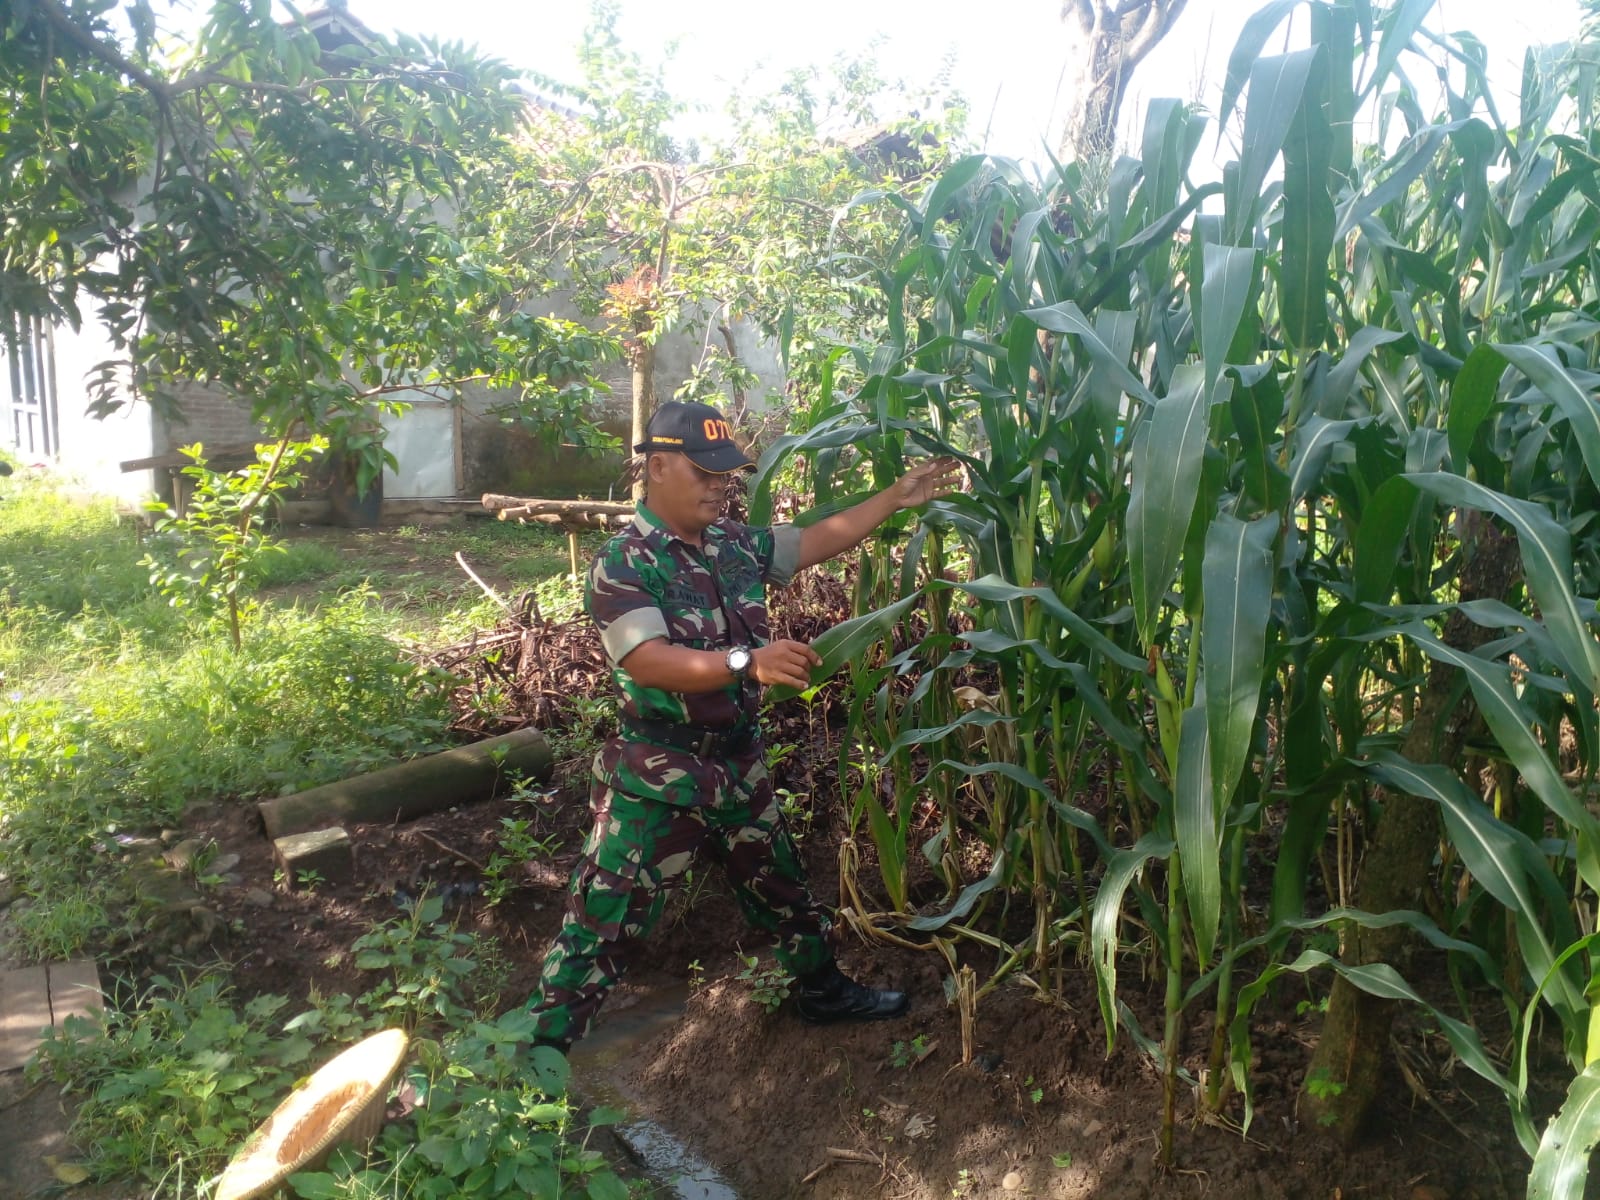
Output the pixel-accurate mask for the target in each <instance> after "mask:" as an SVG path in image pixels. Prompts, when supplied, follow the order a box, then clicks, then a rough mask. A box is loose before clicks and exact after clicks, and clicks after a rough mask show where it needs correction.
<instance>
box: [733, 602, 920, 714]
mask: <svg viewBox="0 0 1600 1200" xmlns="http://www.w3.org/2000/svg"><path fill="white" fill-rule="evenodd" d="M921 599H922V593H921V592H920V591H918V592H913V593H911V595H909V596H904V597H902V598H901V599H899V600H896V601H895V602H894V603H893V604H886V605H884V606H883V607H882V608H879V609H875V610H873V611H872V612H869V613H863V614H861V616H859V617H852V618H851V619H850V620H848V621H845V622H844V623H843V624H840V625H835V626H834V627H833V628H832V629H829V630H827V631H825V632H824V633H822V634H821V635H820V636H819V637H817V639H816V640H815V641H813V642H812V643H811V648H812V649H813V650H815V651H816V652H817V653H818V654H819V655H821V656H822V665H821V666H819V667H814V668H812V671H811V682H812V684H813V685H815V684H818V683H821V682H822V681H823V680H824V679H828V678H830V677H831V676H832V675H833V674H834V673H835V672H836V671H838V670H839V668H840V667H842V666H844V665H845V664H846V663H849V662H855V661H856V660H858V659H860V658H861V657H862V656H863V655H865V654H866V652H867V651H868V650H869V649H870V648H871V647H872V646H874V645H875V644H876V643H878V642H880V641H882V640H883V639H884V638H885V637H886V636H888V634H889V632H890V631H891V630H892V629H893V628H894V627H895V626H896V625H898V624H899V623H900V618H902V617H903V616H905V615H906V613H908V612H910V611H911V609H912V606H913V605H915V604H916V603H917V601H919V600H921ZM799 694H800V689H799V688H794V687H790V686H789V685H788V684H776V685H774V686H773V687H769V688H768V689H767V691H766V695H765V697H764V701H765V703H767V704H775V703H777V702H778V701H779V700H787V699H789V698H790V697H791V696H798V695H799Z"/></svg>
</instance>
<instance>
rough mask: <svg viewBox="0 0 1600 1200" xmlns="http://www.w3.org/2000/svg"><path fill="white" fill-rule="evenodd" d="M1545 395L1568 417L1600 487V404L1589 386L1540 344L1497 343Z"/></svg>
mask: <svg viewBox="0 0 1600 1200" xmlns="http://www.w3.org/2000/svg"><path fill="white" fill-rule="evenodd" d="M1494 348H1495V349H1496V350H1498V351H1499V352H1500V353H1501V354H1503V355H1504V356H1505V357H1506V358H1507V359H1509V360H1510V362H1511V365H1512V366H1514V367H1516V368H1517V370H1519V371H1521V372H1522V373H1523V374H1524V375H1526V376H1527V377H1528V378H1529V379H1531V380H1533V382H1534V385H1535V386H1536V387H1537V388H1538V389H1539V390H1540V391H1541V392H1543V393H1544V394H1545V397H1546V398H1547V399H1549V400H1550V402H1551V403H1552V404H1554V405H1555V406H1556V407H1557V408H1558V409H1560V410H1561V415H1562V416H1564V417H1566V418H1567V424H1568V425H1569V426H1571V428H1572V436H1573V437H1574V438H1575V439H1576V440H1577V443H1578V450H1579V452H1580V453H1581V454H1582V455H1583V465H1584V466H1586V467H1588V468H1589V478H1590V479H1591V480H1592V481H1593V482H1594V484H1595V485H1596V486H1597V487H1600V403H1596V402H1595V399H1594V397H1593V396H1591V395H1590V394H1589V392H1588V390H1587V389H1586V388H1583V387H1580V386H1579V385H1578V382H1577V380H1575V379H1573V378H1572V376H1571V374H1569V373H1568V371H1567V369H1566V367H1564V366H1562V365H1561V363H1560V362H1558V361H1557V360H1556V359H1555V358H1554V357H1553V356H1551V355H1550V354H1549V353H1547V352H1546V350H1545V349H1544V348H1543V347H1539V346H1515V345H1497V346H1495V347H1494Z"/></svg>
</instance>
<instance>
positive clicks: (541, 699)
mask: <svg viewBox="0 0 1600 1200" xmlns="http://www.w3.org/2000/svg"><path fill="white" fill-rule="evenodd" d="M491 594H492V593H491ZM770 600H771V605H770V613H771V621H772V636H773V637H774V638H793V639H794V640H796V641H802V642H809V641H811V640H813V639H814V638H816V637H817V635H819V634H820V633H822V632H823V631H824V630H826V629H830V628H832V627H833V626H835V625H837V624H839V623H840V622H841V621H844V620H846V619H848V618H849V616H850V592H849V588H848V586H847V585H846V584H845V583H843V582H841V581H840V580H838V579H836V578H834V577H833V576H831V575H828V574H826V573H824V572H821V571H810V572H807V573H806V574H805V575H803V576H801V577H800V578H799V579H798V580H797V581H796V582H795V583H794V584H793V585H792V586H791V587H788V588H785V589H783V590H781V591H774V592H772V593H771V596H770ZM530 601H531V597H529V598H525V599H524V600H523V601H522V602H521V603H520V604H519V605H517V606H516V607H513V608H510V609H508V611H507V613H506V615H505V616H503V617H502V618H501V620H500V622H499V623H498V624H497V625H496V626H495V627H494V628H493V629H487V630H481V631H479V632H477V633H474V634H473V635H472V636H471V637H469V638H466V639H464V640H462V641H459V642H455V643H453V644H451V645H448V646H444V647H441V648H439V649H437V650H434V651H433V652H432V653H430V654H429V655H428V660H427V661H428V665H429V666H433V667H438V668H441V669H442V670H445V671H448V672H449V673H450V674H452V675H454V676H456V677H457V678H458V679H459V680H460V681H461V682H460V683H459V684H458V685H457V687H456V689H455V692H454V694H453V696H452V706H453V708H454V719H453V722H452V725H453V727H454V728H455V729H457V730H460V731H462V732H465V733H473V734H480V735H489V734H497V733H506V732H508V731H509V730H512V729H520V728H521V727H523V726H524V725H536V726H538V727H539V728H541V729H557V728H561V727H563V726H565V725H567V724H568V723H569V722H570V721H571V720H573V718H574V716H575V715H576V707H575V705H574V701H576V700H582V699H586V698H596V697H605V696H609V695H610V694H611V674H610V670H609V669H608V667H607V664H606V660H605V654H604V652H603V651H602V650H601V648H600V635H599V634H598V633H596V632H595V628H594V625H593V623H592V622H590V621H589V620H588V618H587V617H582V616H579V617H575V618H572V619H571V620H565V621H552V620H550V619H548V618H546V617H545V616H543V614H541V613H540V612H539V611H538V608H537V607H536V606H535V605H533V604H532V603H531V602H530Z"/></svg>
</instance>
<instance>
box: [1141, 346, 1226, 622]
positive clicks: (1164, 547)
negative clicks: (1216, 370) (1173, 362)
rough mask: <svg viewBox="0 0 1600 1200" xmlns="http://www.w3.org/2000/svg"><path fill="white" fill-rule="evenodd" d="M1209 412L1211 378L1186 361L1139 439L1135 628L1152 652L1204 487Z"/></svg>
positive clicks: (1158, 403)
mask: <svg viewBox="0 0 1600 1200" xmlns="http://www.w3.org/2000/svg"><path fill="white" fill-rule="evenodd" d="M1208 409H1209V406H1208V405H1207V403H1206V393H1205V376H1204V374H1203V372H1202V371H1201V369H1200V368H1199V367H1198V366H1197V365H1195V364H1193V363H1185V364H1184V365H1183V366H1181V367H1179V368H1178V372H1177V374H1176V375H1175V376H1174V377H1173V381H1172V390H1171V391H1170V392H1168V393H1167V395H1165V396H1164V397H1162V398H1161V400H1160V401H1158V402H1157V404H1156V406H1155V409H1154V411H1153V413H1152V415H1151V417H1150V420H1149V422H1148V423H1146V424H1145V426H1144V427H1143V429H1142V430H1141V431H1140V434H1139V436H1138V438H1137V440H1136V441H1135V442H1134V448H1133V484H1132V487H1131V489H1130V496H1129V500H1128V568H1129V571H1130V572H1131V574H1132V582H1133V615H1134V624H1135V625H1136V626H1137V627H1138V630H1139V639H1140V641H1141V642H1142V643H1143V644H1144V646H1145V647H1146V648H1147V649H1148V648H1149V647H1150V645H1151V644H1152V643H1153V642H1154V640H1155V632H1156V624H1157V622H1158V621H1159V619H1160V616H1161V601H1162V597H1164V596H1165V595H1166V591H1167V587H1168V585H1169V584H1171V582H1172V577H1173V576H1174V575H1175V574H1177V571H1178V563H1179V561H1180V560H1181V558H1182V557H1183V542H1184V537H1185V535H1186V534H1187V533H1188V530H1189V518H1190V516H1191V514H1192V513H1193V512H1194V502H1195V496H1196V494H1197V492H1198V491H1199V486H1200V459H1201V455H1202V453H1203V452H1204V450H1205V443H1206V418H1207V414H1208Z"/></svg>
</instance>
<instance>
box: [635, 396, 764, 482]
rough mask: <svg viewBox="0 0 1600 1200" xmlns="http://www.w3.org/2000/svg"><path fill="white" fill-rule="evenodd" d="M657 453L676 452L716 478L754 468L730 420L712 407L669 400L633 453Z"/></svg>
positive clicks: (652, 419) (658, 410)
mask: <svg viewBox="0 0 1600 1200" xmlns="http://www.w3.org/2000/svg"><path fill="white" fill-rule="evenodd" d="M656 450H675V451H677V452H678V453H680V454H683V455H685V456H686V457H687V458H688V459H689V461H690V462H692V463H693V464H694V465H695V466H697V467H699V468H700V469H701V470H702V471H710V472H711V473H712V474H713V475H731V474H732V473H733V472H735V471H749V470H752V469H754V467H755V463H753V462H751V461H750V456H749V455H748V454H746V453H745V452H744V451H743V450H741V449H739V444H738V443H737V442H735V441H734V440H733V429H732V427H730V426H729V424H728V422H727V419H726V418H725V417H724V416H723V415H722V414H721V413H719V412H718V411H717V410H716V409H714V408H712V407H711V406H710V405H709V404H690V403H687V402H685V401H682V400H669V401H667V403H665V404H663V405H662V406H661V407H660V408H658V409H656V412H655V416H653V417H651V418H650V426H649V428H648V429H647V430H646V432H645V435H644V441H642V442H640V443H639V444H638V445H637V446H635V447H634V448H633V452H634V453H635V454H649V453H650V452H651V451H656Z"/></svg>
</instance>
